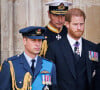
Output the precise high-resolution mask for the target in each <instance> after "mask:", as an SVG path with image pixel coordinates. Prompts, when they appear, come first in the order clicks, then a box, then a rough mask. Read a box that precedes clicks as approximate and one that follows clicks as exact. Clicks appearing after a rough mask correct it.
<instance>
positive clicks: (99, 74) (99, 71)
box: [93, 43, 100, 90]
mask: <svg viewBox="0 0 100 90" xmlns="http://www.w3.org/2000/svg"><path fill="white" fill-rule="evenodd" d="M97 52H98V53H99V62H98V63H97V64H96V75H95V77H94V82H93V86H94V87H93V90H100V43H99V44H97Z"/></svg>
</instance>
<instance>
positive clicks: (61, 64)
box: [46, 37, 95, 90]
mask: <svg viewBox="0 0 100 90" xmlns="http://www.w3.org/2000/svg"><path fill="white" fill-rule="evenodd" d="M89 51H95V44H93V43H91V42H89V41H87V40H85V39H82V55H81V58H80V60H81V59H85V60H86V70H87V74H86V76H87V79H88V85H89V88H91V82H92V81H91V80H92V77H93V72H94V70H95V64H94V62H93V61H91V60H90V59H89ZM46 58H48V59H49V60H50V59H51V60H53V61H54V63H55V65H56V71H57V80H58V88H59V90H77V89H76V88H77V87H76V88H75V83H76V81H77V79H76V77H77V76H76V72H75V67H74V62H73V61H74V59H75V57H74V54H73V51H72V48H71V46H70V44H69V41H68V39H67V37H66V38H63V39H61V40H59V41H56V42H53V43H51V44H50V45H49V48H48V50H47V54H46ZM88 90H89V89H88Z"/></svg>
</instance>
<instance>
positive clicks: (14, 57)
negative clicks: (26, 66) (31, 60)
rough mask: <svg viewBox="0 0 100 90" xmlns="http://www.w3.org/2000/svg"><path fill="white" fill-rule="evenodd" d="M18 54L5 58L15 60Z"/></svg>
mask: <svg viewBox="0 0 100 90" xmlns="http://www.w3.org/2000/svg"><path fill="white" fill-rule="evenodd" d="M19 56H20V55H15V56H12V57H9V58H8V59H7V60H8V61H9V60H15V59H17V58H18V57H19Z"/></svg>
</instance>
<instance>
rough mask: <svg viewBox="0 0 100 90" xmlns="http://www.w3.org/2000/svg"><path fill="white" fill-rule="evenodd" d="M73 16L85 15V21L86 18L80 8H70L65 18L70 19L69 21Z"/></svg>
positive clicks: (69, 20)
mask: <svg viewBox="0 0 100 90" xmlns="http://www.w3.org/2000/svg"><path fill="white" fill-rule="evenodd" d="M72 16H83V18H84V21H85V19H86V16H85V13H84V11H82V10H81V9H79V8H72V9H69V10H68V12H67V14H66V15H65V20H66V21H68V22H71V18H72Z"/></svg>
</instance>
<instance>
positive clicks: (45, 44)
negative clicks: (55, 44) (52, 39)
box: [39, 40, 48, 57]
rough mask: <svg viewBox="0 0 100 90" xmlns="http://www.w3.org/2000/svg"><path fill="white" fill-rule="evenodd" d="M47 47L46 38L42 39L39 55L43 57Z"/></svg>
mask: <svg viewBox="0 0 100 90" xmlns="http://www.w3.org/2000/svg"><path fill="white" fill-rule="evenodd" d="M47 48H48V45H47V40H44V41H43V43H42V47H41V51H40V54H39V56H43V57H45V54H46V52H47Z"/></svg>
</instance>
